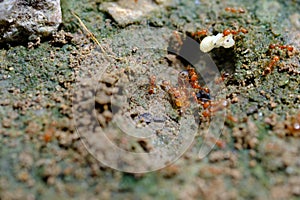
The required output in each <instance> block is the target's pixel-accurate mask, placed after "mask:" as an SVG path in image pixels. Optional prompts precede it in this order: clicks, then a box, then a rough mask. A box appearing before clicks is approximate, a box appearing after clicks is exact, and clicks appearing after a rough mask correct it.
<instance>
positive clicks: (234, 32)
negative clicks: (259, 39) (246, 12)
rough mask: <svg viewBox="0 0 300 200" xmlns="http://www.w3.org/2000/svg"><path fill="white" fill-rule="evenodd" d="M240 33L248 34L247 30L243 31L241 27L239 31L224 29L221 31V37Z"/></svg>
mask: <svg viewBox="0 0 300 200" xmlns="http://www.w3.org/2000/svg"><path fill="white" fill-rule="evenodd" d="M240 32H242V33H244V34H246V33H248V30H247V29H245V28H243V27H241V28H240V29H239V30H230V29H225V30H224V31H223V35H224V36H227V35H229V34H232V35H237V34H238V33H240Z"/></svg>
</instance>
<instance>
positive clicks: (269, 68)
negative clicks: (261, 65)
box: [263, 44, 294, 76]
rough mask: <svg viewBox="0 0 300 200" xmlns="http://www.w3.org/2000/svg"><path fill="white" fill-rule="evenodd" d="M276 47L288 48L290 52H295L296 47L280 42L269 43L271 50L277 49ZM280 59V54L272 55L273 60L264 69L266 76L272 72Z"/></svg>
mask: <svg viewBox="0 0 300 200" xmlns="http://www.w3.org/2000/svg"><path fill="white" fill-rule="evenodd" d="M276 49H280V50H287V51H289V52H293V51H294V47H292V46H291V45H279V44H270V45H269V50H270V51H271V50H276ZM279 60H280V58H279V56H278V55H275V56H273V57H272V59H271V61H270V62H269V64H268V65H267V66H266V67H265V69H264V71H263V76H266V75H268V74H270V73H271V72H272V71H273V69H274V67H275V65H276V63H278V62H279Z"/></svg>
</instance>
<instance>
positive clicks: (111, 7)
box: [100, 0, 171, 26]
mask: <svg viewBox="0 0 300 200" xmlns="http://www.w3.org/2000/svg"><path fill="white" fill-rule="evenodd" d="M170 2H171V1H170V0H156V1H155V2H153V1H152V0H138V1H133V0H130V1H129V0H118V1H117V2H104V3H102V4H100V10H102V11H104V12H107V13H108V14H109V15H111V16H112V18H113V19H114V20H115V21H116V22H117V23H118V24H119V25H121V26H126V25H128V24H132V23H135V22H139V21H140V20H142V19H143V18H146V17H147V16H148V15H149V14H150V13H151V12H154V11H158V10H160V9H162V8H163V7H164V6H167V5H169V4H170Z"/></svg>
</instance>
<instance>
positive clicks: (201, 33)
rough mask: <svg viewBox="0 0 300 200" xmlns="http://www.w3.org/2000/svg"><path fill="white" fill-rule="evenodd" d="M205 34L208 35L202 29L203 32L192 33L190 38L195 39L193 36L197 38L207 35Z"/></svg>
mask: <svg viewBox="0 0 300 200" xmlns="http://www.w3.org/2000/svg"><path fill="white" fill-rule="evenodd" d="M207 34H208V31H207V30H206V29H203V30H200V31H197V32H194V33H192V34H191V36H192V37H195V36H198V37H199V36H202V35H207Z"/></svg>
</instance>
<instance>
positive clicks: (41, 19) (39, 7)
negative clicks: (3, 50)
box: [0, 0, 62, 43]
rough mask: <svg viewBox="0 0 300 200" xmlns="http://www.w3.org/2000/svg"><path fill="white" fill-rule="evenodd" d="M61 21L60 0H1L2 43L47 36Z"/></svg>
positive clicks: (0, 32)
mask: <svg viewBox="0 0 300 200" xmlns="http://www.w3.org/2000/svg"><path fill="white" fill-rule="evenodd" d="M61 22H62V15H61V8H60V0H0V43H5V42H13V43H18V42H25V41H28V40H30V36H36V37H47V36H49V35H50V34H51V33H52V32H53V31H55V30H57V28H58V26H59V24H60V23H61ZM36 37H33V38H36Z"/></svg>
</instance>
